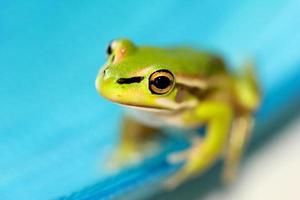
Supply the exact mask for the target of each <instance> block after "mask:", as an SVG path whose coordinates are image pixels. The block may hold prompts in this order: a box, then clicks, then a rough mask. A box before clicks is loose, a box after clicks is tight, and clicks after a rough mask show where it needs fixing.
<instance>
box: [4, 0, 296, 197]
mask: <svg viewBox="0 0 300 200" xmlns="http://www.w3.org/2000/svg"><path fill="white" fill-rule="evenodd" d="M299 9H300V1H299V0H264V1H260V0H252V1H239V0H230V1H220V0H200V1H196V0H194V1H176V2H175V1H171V0H154V1H126V2H125V1H120V0H119V1H117V0H115V1H108V0H107V1H76V0H75V1H38V0H28V1H17V0H12V1H8V0H2V1H1V2H0V199H7V200H14V199H31V200H35V199H57V198H59V197H65V198H66V199H102V198H112V197H114V198H119V199H221V198H222V199H239V200H250V199H251V200H252V199H256V200H257V199H299V198H300V190H299V187H297V185H298V186H299V185H300V173H299V169H300V159H299V153H300V147H299V145H298V144H299V141H300V140H299V139H300V138H299V132H300V126H299V124H300V118H299V115H298V114H299V104H300V103H299V102H300V92H299V91H300V80H299V78H298V77H299V76H300V50H299V49H300V13H299ZM119 37H128V38H130V39H132V40H133V41H134V42H136V43H137V44H148V45H159V46H170V45H177V44H190V45H193V46H197V47H201V48H204V49H208V50H211V51H214V52H218V53H221V54H222V55H223V56H224V58H225V59H226V60H227V63H228V64H229V65H230V66H231V67H232V68H233V69H237V68H238V67H239V66H241V65H242V63H243V62H244V61H245V60H246V59H248V58H252V59H254V60H255V62H256V63H257V68H256V70H257V73H258V78H259V79H260V80H261V85H262V90H263V93H264V99H263V105H262V107H261V109H260V111H259V112H258V113H257V126H256V127H255V132H254V134H253V137H252V141H251V143H250V146H249V150H248V152H247V153H246V158H245V160H244V162H243V163H242V168H241V171H240V175H239V176H238V180H237V182H236V183H235V184H233V185H232V186H229V187H226V188H223V187H221V186H220V182H219V181H218V180H219V179H218V176H219V171H220V165H218V164H217V165H216V166H215V167H214V168H213V169H212V170H210V171H209V172H208V173H206V174H205V175H203V176H201V177H198V178H196V179H195V180H192V181H190V182H189V183H186V184H184V185H183V186H181V187H180V188H178V189H177V190H175V191H173V192H164V191H162V190H161V188H160V186H159V183H160V182H161V181H162V180H164V179H165V178H166V177H167V176H168V175H169V174H170V173H171V172H173V171H175V170H176V166H169V165H168V164H166V163H165V156H164V154H163V153H162V154H160V155H157V157H155V158H153V159H150V160H148V161H145V164H142V165H140V166H135V167H134V168H133V169H126V170H124V171H122V172H119V173H117V174H108V173H107V172H106V171H105V170H104V169H103V165H104V164H105V160H106V158H107V156H109V152H111V150H112V149H113V147H114V145H115V144H116V141H117V139H118V124H119V123H120V119H121V115H122V114H121V113H122V109H121V108H120V107H119V106H117V105H114V104H112V103H110V102H108V101H106V100H104V99H103V98H101V97H99V96H98V94H97V92H96V90H95V87H94V80H95V77H96V74H97V72H98V69H99V67H100V66H101V65H102V64H103V63H104V61H105V49H106V46H107V44H108V43H109V41H111V40H112V39H114V38H119ZM167 144H168V145H166V152H168V151H171V150H172V149H174V148H175V146H178V144H180V145H182V147H183V146H184V144H183V142H182V141H176V139H172V138H171V139H170V140H169V141H168V142H167ZM180 145H179V146H180ZM137 188H139V190H138V191H139V192H137ZM175 197H176V198H175Z"/></svg>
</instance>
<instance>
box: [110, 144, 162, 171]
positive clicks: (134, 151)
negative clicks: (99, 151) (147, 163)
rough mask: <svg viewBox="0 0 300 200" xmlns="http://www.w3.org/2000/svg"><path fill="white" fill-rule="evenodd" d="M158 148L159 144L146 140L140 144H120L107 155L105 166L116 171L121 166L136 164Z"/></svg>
mask: <svg viewBox="0 0 300 200" xmlns="http://www.w3.org/2000/svg"><path fill="white" fill-rule="evenodd" d="M158 150H159V145H158V144H157V143H155V142H147V143H145V144H143V145H141V146H120V147H118V148H117V149H116V150H115V151H114V152H113V154H112V156H110V157H109V159H108V161H107V164H106V168H107V169H108V170H109V171H118V170H120V169H121V168H123V167H129V166H132V165H137V164H139V163H140V162H142V161H143V160H144V159H145V158H147V157H149V156H151V155H153V154H154V153H156V152H157V151H158Z"/></svg>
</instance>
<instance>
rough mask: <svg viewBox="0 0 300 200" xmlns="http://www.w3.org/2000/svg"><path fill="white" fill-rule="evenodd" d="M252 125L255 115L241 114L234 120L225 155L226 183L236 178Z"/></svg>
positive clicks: (224, 176) (224, 174)
mask: <svg viewBox="0 0 300 200" xmlns="http://www.w3.org/2000/svg"><path fill="white" fill-rule="evenodd" d="M252 127H253V117H252V116H251V115H250V114H249V115H242V116H239V117H237V118H236V119H235V120H234V122H233V125H232V131H231V134H230V137H229V141H228V148H227V151H226V155H225V163H224V165H225V166H224V171H223V180H224V182H225V183H231V182H232V181H233V180H234V179H235V176H236V173H237V168H238V166H239V163H240V160H241V156H242V154H243V151H244V149H245V145H246V144H247V141H248V139H249V136H250V133H251V129H252Z"/></svg>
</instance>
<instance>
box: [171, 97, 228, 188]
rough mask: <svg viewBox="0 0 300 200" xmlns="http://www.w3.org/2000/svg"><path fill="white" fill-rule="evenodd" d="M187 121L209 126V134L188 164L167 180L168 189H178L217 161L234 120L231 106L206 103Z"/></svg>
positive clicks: (194, 148)
mask: <svg viewBox="0 0 300 200" xmlns="http://www.w3.org/2000/svg"><path fill="white" fill-rule="evenodd" d="M184 117H185V120H187V121H188V120H195V118H197V119H198V120H199V122H202V123H206V124H207V133H206V136H205V138H204V139H203V141H202V142H201V144H200V145H196V146H192V147H191V148H192V149H191V150H189V151H188V152H189V154H188V155H187V160H186V163H185V164H184V166H183V168H182V169H180V171H179V172H177V174H175V175H174V176H173V177H171V178H170V179H169V180H167V183H166V184H167V185H166V186H167V187H169V188H173V187H176V186H177V185H178V184H180V183H181V182H183V181H185V180H186V179H187V178H189V177H191V176H193V175H195V174H199V173H201V172H203V171H204V170H206V169H207V168H208V167H209V166H210V165H211V164H213V163H214V161H216V159H217V158H218V157H219V155H220V154H221V153H222V152H223V149H224V147H225V145H226V142H227V138H228V134H229V129H230V127H231V122H232V119H233V111H232V108H231V106H230V105H228V104H227V103H223V102H216V101H206V102H201V104H200V105H199V106H198V107H197V108H196V109H194V110H193V111H192V112H190V113H186V115H185V116H184ZM171 156H172V155H171Z"/></svg>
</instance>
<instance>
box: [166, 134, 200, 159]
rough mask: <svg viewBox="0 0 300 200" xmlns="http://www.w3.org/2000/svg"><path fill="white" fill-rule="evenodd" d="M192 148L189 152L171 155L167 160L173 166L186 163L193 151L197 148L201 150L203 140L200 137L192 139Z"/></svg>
mask: <svg viewBox="0 0 300 200" xmlns="http://www.w3.org/2000/svg"><path fill="white" fill-rule="evenodd" d="M190 141H191V147H190V148H188V149H187V150H183V151H179V152H175V153H171V154H170V155H169V156H168V157H167V160H168V162H169V163H171V164H177V163H180V162H183V161H186V160H187V159H188V157H189V155H190V154H191V153H192V151H193V150H194V149H195V148H199V147H200V146H201V143H202V141H203V139H202V138H200V137H198V136H194V137H192V138H191V140H190Z"/></svg>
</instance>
